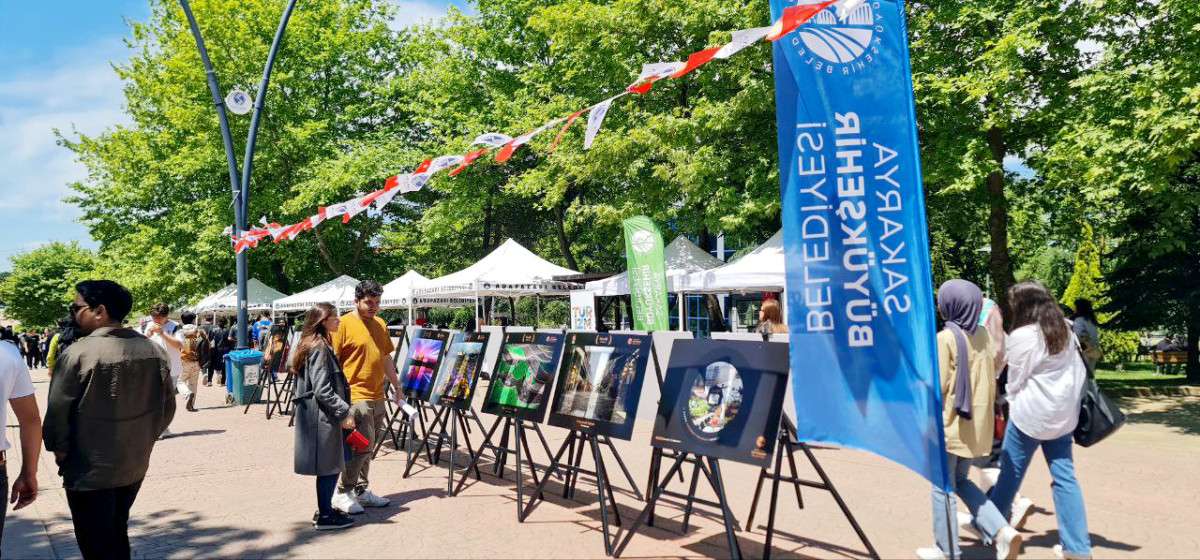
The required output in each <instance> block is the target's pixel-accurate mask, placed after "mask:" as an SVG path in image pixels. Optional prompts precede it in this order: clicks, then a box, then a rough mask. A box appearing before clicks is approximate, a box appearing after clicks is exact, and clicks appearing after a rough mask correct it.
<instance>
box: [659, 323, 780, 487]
mask: <svg viewBox="0 0 1200 560" xmlns="http://www.w3.org/2000/svg"><path fill="white" fill-rule="evenodd" d="M787 377H788V345H787V344H784V343H780V342H758V341H740V340H680V341H676V342H675V347H674V349H672V351H671V361H670V364H669V365H668V366H667V375H666V380H665V381H664V383H663V393H662V400H661V401H660V402H659V406H658V415H657V416H656V417H655V419H654V435H653V436H652V437H651V438H650V443H651V444H652V445H654V446H655V447H662V448H667V449H674V450H677V451H684V452H687V453H695V454H698V455H704V456H708V457H715V458H718V459H729V460H732V461H738V462H741V463H749V464H752V465H757V466H766V465H767V464H768V463H769V462H770V460H771V454H772V453H773V452H774V450H775V440H776V438H777V437H778V436H779V419H780V416H781V415H782V414H783V398H784V395H785V394H786V392H787Z"/></svg>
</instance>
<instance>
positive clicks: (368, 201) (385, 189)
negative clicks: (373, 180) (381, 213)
mask: <svg viewBox="0 0 1200 560" xmlns="http://www.w3.org/2000/svg"><path fill="white" fill-rule="evenodd" d="M398 177H400V176H399V175H397V176H396V177H393V178H398ZM391 180H392V178H389V179H388V181H389V182H390V181H391ZM398 186H399V184H397V185H393V186H391V187H389V186H387V185H384V187H383V188H382V189H379V190H377V191H374V192H372V193H371V194H368V195H367V196H364V197H362V200H361V201H359V203H360V204H362V205H363V206H370V205H371V203H372V202H375V201H376V200H377V199H379V197H381V196H383V195H384V194H385V193H387V192H389V191H394V190H396V188H397V187H398Z"/></svg>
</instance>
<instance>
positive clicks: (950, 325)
mask: <svg viewBox="0 0 1200 560" xmlns="http://www.w3.org/2000/svg"><path fill="white" fill-rule="evenodd" d="M382 293H383V288H382V286H380V285H379V283H378V282H374V281H370V280H368V281H364V282H361V283H359V284H358V286H357V287H356V289H355V307H354V309H353V310H351V311H350V312H348V313H346V314H343V315H340V316H339V315H338V313H337V310H336V309H335V308H334V307H333V306H331V305H329V304H318V305H316V306H313V307H312V308H311V309H309V310H308V311H307V312H306V313H305V314H304V316H303V324H302V327H301V329H300V334H299V336H298V338H296V339H295V340H294V341H293V340H290V339H291V337H290V336H289V334H290V329H289V325H287V324H286V323H280V324H274V323H272V321H271V319H270V318H269V317H268V316H266V315H264V316H262V317H260V318H259V320H258V321H256V322H255V323H254V324H253V331H252V333H251V339H252V340H253V341H254V343H255V344H256V345H257V346H258V347H259V348H261V349H262V351H263V352H264V363H265V367H266V369H267V371H269V372H272V371H279V370H283V369H285V368H290V370H291V371H292V372H293V373H294V374H295V376H296V386H295V392H294V397H293V398H294V401H295V404H296V406H295V411H294V412H293V414H294V415H295V454H294V461H293V462H294V471H295V472H296V473H297V474H300V475H306V476H313V477H315V481H316V482H315V487H316V506H317V507H316V511H315V512H314V513H313V517H312V524H313V527H314V528H315V529H317V530H327V529H342V528H346V527H350V526H351V525H353V523H354V521H353V518H352V517H351V516H352V515H355V514H358V513H362V512H363V511H364V509H363V508H364V507H384V506H387V505H388V504H389V503H390V500H388V499H387V498H384V497H381V496H379V495H377V494H375V493H374V492H372V491H371V489H370V478H369V475H370V464H371V454H370V453H369V452H367V451H368V449H369V447H366V448H364V447H362V446H354V445H351V444H349V443H348V441H356V439H355V438H358V439H357V441H367V442H370V441H374V440H375V439H376V437H378V436H380V435H381V434H382V432H383V431H384V430H385V429H386V426H385V424H386V420H387V414H386V406H385V405H386V403H385V399H386V398H387V387H388V386H389V385H390V386H391V387H392V389H393V392H392V394H393V397H394V398H396V399H397V400H398V401H397V404H403V403H402V402H400V401H399V399H401V398H402V397H400V395H402V394H403V392H402V391H401V390H400V389H399V384H400V380H399V378H398V375H397V371H396V365H395V363H394V362H393V361H392V360H391V359H390V357H391V355H392V353H393V352H394V351H395V347H394V344H393V342H392V339H391V336H390V335H389V333H388V328H387V324H386V323H385V322H384V321H383V319H382V318H380V317H379V316H378V313H379V300H380V297H381V295H382ZM1008 303H1009V307H1008V309H1007V311H1008V313H1009V314H1011V315H1010V317H1009V319H1010V322H1011V326H1010V329H1009V330H1008V331H1007V332H1006V330H1005V327H1004V322H1005V321H1004V317H1003V314H1002V312H1001V309H1000V308H999V306H998V305H996V304H995V302H993V301H991V300H988V299H986V298H984V297H983V295H982V292H981V291H980V289H979V287H978V286H976V285H975V284H972V283H970V282H967V281H965V280H951V281H948V282H946V283H945V284H943V285H942V286H941V288H940V290H939V292H938V296H937V305H938V311H939V315H940V316H941V318H942V320H943V321H944V324H945V328H944V330H942V331H941V332H940V333H939V334H938V337H937V348H938V363H939V364H940V368H941V370H940V372H939V373H940V380H941V391H942V396H943V402H944V405H945V407H944V410H943V414H942V418H943V429H944V434H945V438H946V449H947V457H946V468H947V473H948V475H949V477H950V479H951V481H952V489H953V493H947V492H945V491H944V490H943V489H942V488H940V487H934V488H933V491H932V502H933V519H934V531H933V532H934V541H935V546H934V547H930V548H922V549H918V550H917V556H918V557H920V558H945V557H947V556H948V555H955V556H960V554H961V551H960V550H959V535H958V533H959V531H963V532H968V533H970V534H972V535H974V536H976V538H978V539H979V540H980V541H982V542H983V543H985V544H986V545H990V546H994V547H995V550H996V554H997V557H999V558H1015V557H1017V555H1018V554H1019V552H1020V548H1021V545H1022V536H1021V533H1020V532H1019V529H1020V528H1021V527H1022V526H1023V524H1024V523H1025V520H1026V519H1027V517H1028V515H1029V513H1030V511H1031V510H1032V507H1033V502H1032V501H1031V500H1029V499H1028V498H1023V497H1021V496H1020V495H1019V494H1018V491H1019V489H1020V486H1021V483H1022V480H1023V479H1024V477H1025V474H1026V472H1027V470H1028V468H1029V464H1030V462H1031V458H1032V455H1033V454H1034V452H1035V451H1036V450H1037V449H1039V448H1040V449H1041V450H1042V453H1043V455H1044V456H1045V458H1046V461H1047V464H1048V466H1049V470H1050V476H1051V478H1052V479H1053V481H1054V482H1053V485H1052V488H1053V499H1054V504H1055V514H1056V516H1057V519H1058V526H1059V538H1060V540H1061V543H1060V545H1059V546H1058V547H1056V552H1057V553H1058V555H1059V556H1060V557H1063V558H1088V557H1090V555H1091V543H1090V541H1089V536H1088V530H1087V516H1086V513H1085V508H1084V502H1083V494H1082V491H1081V489H1080V485H1079V482H1078V480H1077V479H1076V476H1075V468H1074V463H1073V458H1072V435H1071V434H1072V431H1073V430H1074V428H1075V424H1076V422H1077V420H1078V416H1079V407H1080V394H1081V391H1080V389H1081V387H1082V384H1083V383H1084V382H1085V380H1086V377H1087V375H1088V374H1089V373H1090V372H1091V370H1092V367H1093V366H1094V361H1095V360H1096V359H1098V358H1099V353H1098V347H1099V331H1098V327H1097V321H1096V319H1095V316H1094V314H1093V312H1092V309H1091V305H1090V302H1087V301H1083V300H1081V301H1080V302H1077V303H1076V306H1075V310H1074V312H1073V313H1072V316H1073V318H1072V319H1070V320H1069V319H1068V318H1067V317H1066V316H1065V315H1064V312H1063V310H1062V309H1061V308H1060V307H1059V305H1058V304H1057V303H1056V301H1055V300H1054V298H1053V297H1052V296H1051V295H1050V294H1049V292H1047V290H1046V289H1045V288H1044V287H1043V286H1042V285H1041V284H1038V283H1036V282H1023V283H1020V284H1018V285H1016V286H1013V287H1012V289H1011V290H1010V291H1009V292H1008ZM133 305H134V302H133V298H132V296H131V295H130V293H129V292H128V291H127V290H126V289H125V288H124V287H122V286H120V285H119V284H117V283H115V282H111V281H107V280H93V281H86V282H81V283H79V284H77V285H76V287H75V299H74V301H73V302H72V303H71V305H70V306H69V310H68V311H69V313H68V316H67V317H66V318H65V319H64V322H63V324H62V328H61V330H60V332H58V333H57V334H55V335H53V336H51V333H49V332H46V333H42V334H41V335H38V334H37V333H31V332H27V333H21V334H17V333H15V332H13V331H12V330H11V329H3V330H0V338H3V340H4V343H0V419H5V420H6V419H7V414H8V409H9V408H11V409H12V411H13V414H14V415H15V416H16V419H17V423H18V426H19V428H20V445H21V448H22V453H21V457H22V465H21V468H20V470H19V471H18V475H17V477H16V478H15V480H14V482H13V484H12V485H11V493H12V496H11V500H10V499H5V500H4V501H5V507H7V505H8V504H9V503H12V504H14V509H20V508H23V507H25V506H27V505H29V504H30V503H32V502H33V501H34V499H35V498H36V497H37V491H38V482H37V463H38V460H39V451H40V450H39V448H40V447H41V444H44V446H45V448H46V450H47V451H49V452H51V453H52V454H53V457H54V460H55V462H56V464H57V465H58V467H59V474H60V476H62V478H63V487H64V489H65V491H66V495H67V503H68V506H69V507H70V510H71V515H72V523H73V525H74V529H75V536H76V539H77V541H78V543H79V548H80V551H81V552H82V554H83V556H84V558H128V557H129V554H130V551H129V539H128V535H127V528H128V521H129V510H130V508H131V507H132V505H133V503H134V501H135V500H136V498H137V495H138V491H139V489H140V487H141V484H142V480H143V478H144V477H145V474H146V471H147V468H148V466H149V460H150V455H151V453H152V451H153V449H154V445H155V442H156V441H157V440H159V439H161V438H163V437H169V436H170V434H171V432H170V429H169V426H170V424H171V421H172V419H173V418H174V416H175V410H176V398H177V395H178V396H180V397H182V398H183V399H184V408H185V410H188V411H193V412H194V411H195V410H196V409H195V407H194V404H195V396H196V393H197V391H198V390H199V388H200V384H201V379H203V384H204V386H210V385H211V383H212V378H213V377H214V376H215V377H217V383H218V385H222V384H224V377H225V376H224V371H225V368H224V362H225V356H226V354H228V353H229V352H230V351H231V350H233V348H234V347H235V345H236V336H235V332H234V330H233V329H232V328H230V325H229V323H228V322H227V321H226V320H225V319H223V318H218V319H215V320H213V319H209V320H205V321H204V324H197V317H196V315H195V314H193V313H190V312H184V313H182V314H181V315H180V318H179V322H178V323H177V322H176V321H174V320H172V319H171V318H170V317H169V316H170V314H171V309H170V307H169V306H167V305H166V304H161V303H160V304H156V305H153V306H151V308H150V314H149V316H148V317H146V318H144V319H143V320H141V321H140V324H139V327H138V328H137V329H131V328H126V327H125V326H124V324H125V322H126V318H127V316H128V315H129V313H130V311H131V310H132V309H133ZM759 319H760V322H761V325H762V326H761V327H760V329H759V331H760V332H761V333H764V334H770V333H777V332H786V326H785V325H784V324H783V320H782V316H781V314H780V312H779V307H778V303H777V302H775V301H771V300H768V301H767V302H765V304H764V305H763V307H762V309H761V311H760V316H759ZM27 335H33V336H32V337H31V336H27ZM35 337H36V339H37V340H36V343H33V342H30V341H32V340H33V339H34V338H35ZM43 340H44V341H45V346H46V351H45V354H46V355H45V356H44V358H45V360H46V361H47V362H48V363H47V365H51V368H52V369H51V371H52V376H51V383H50V389H49V395H48V405H47V409H46V415H45V419H44V425H43V423H42V419H40V418H39V415H38V408H37V402H36V400H35V397H34V391H33V385H32V382H31V379H30V373H29V369H30V368H33V367H37V366H38V364H40V363H42V362H41V361H40V360H41V359H42V358H36V359H34V358H30V356H34V355H35V350H34V348H36V347H38V344H41V343H42V341H43ZM292 342H294V347H290V345H291V343H292ZM36 352H37V356H42V353H41V352H42V351H41V350H40V349H39V350H36ZM95 387H104V388H105V390H94V389H93V388H95ZM4 437H5V436H4V434H3V433H0V467H3V468H0V486H2V487H4V489H5V493H6V494H7V493H8V491H9V488H10V487H9V484H8V471H7V465H6V463H5V451H7V450H8V449H9V448H10V444H9V442H8V441H7V440H6V439H4ZM972 467H977V468H979V469H980V471H981V473H982V476H981V477H980V483H979V484H977V483H976V482H975V481H973V480H972V478H971V476H970V474H971V468H972ZM956 497H957V498H958V499H961V500H962V501H963V503H964V505H965V506H966V509H967V512H957V505H956ZM6 498H7V496H6ZM952 517H953V521H952V520H951V518H952ZM2 538H3V520H2V518H0V539H2Z"/></svg>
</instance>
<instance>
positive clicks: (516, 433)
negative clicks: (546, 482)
mask: <svg viewBox="0 0 1200 560" xmlns="http://www.w3.org/2000/svg"><path fill="white" fill-rule="evenodd" d="M522 424H523V422H521V420H520V419H518V420H517V427H516V429H515V430H513V438H515V441H516V453H517V470H516V472H515V474H516V479H517V522H519V523H523V522H524V521H525V514H524V513H523V512H522V511H521V506H522V505H524V504H525V476H524V475H523V474H522V473H521V432H522V431H524V430H523V428H524V426H523V425H522Z"/></svg>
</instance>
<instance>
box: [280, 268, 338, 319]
mask: <svg viewBox="0 0 1200 560" xmlns="http://www.w3.org/2000/svg"><path fill="white" fill-rule="evenodd" d="M357 285H358V280H357V279H354V278H351V277H349V276H346V275H344V274H343V275H342V276H338V277H337V278H334V279H333V280H330V281H328V282H326V283H324V284H321V285H320V286H314V287H312V288H309V289H307V290H304V291H303V292H300V293H298V294H295V295H290V296H287V297H285V298H281V299H278V300H275V303H274V305H273V306H274V307H275V310H276V311H304V310H307V309H308V308H310V307H312V306H313V305H316V304H318V303H321V302H325V303H329V304H332V305H333V306H334V307H336V308H338V309H348V308H351V307H354V287H355V286H357Z"/></svg>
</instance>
